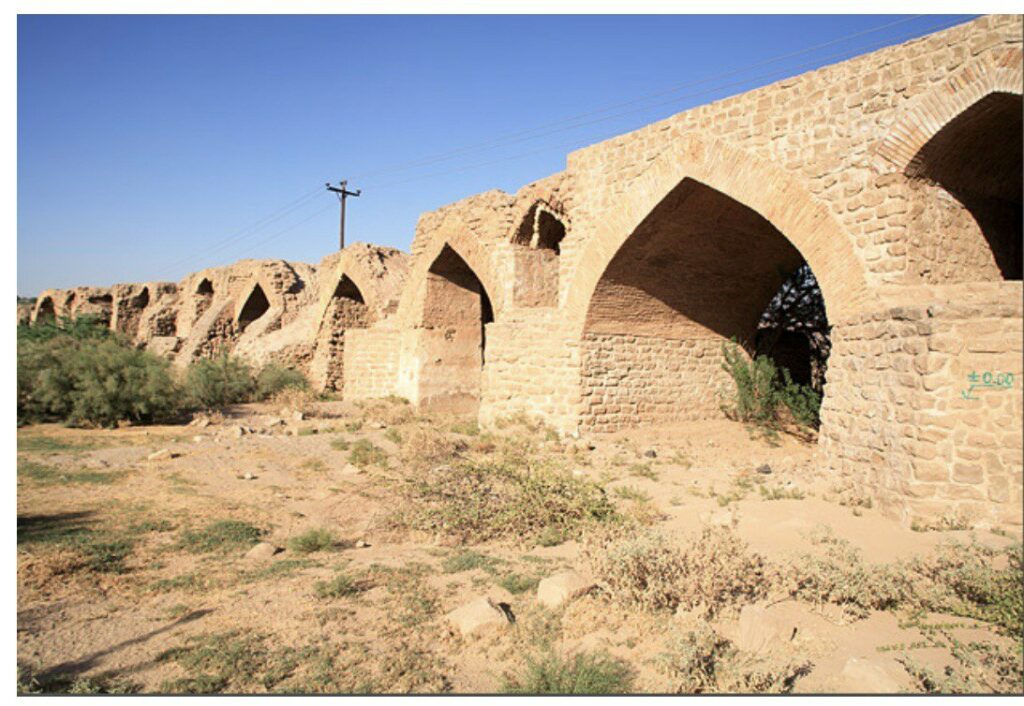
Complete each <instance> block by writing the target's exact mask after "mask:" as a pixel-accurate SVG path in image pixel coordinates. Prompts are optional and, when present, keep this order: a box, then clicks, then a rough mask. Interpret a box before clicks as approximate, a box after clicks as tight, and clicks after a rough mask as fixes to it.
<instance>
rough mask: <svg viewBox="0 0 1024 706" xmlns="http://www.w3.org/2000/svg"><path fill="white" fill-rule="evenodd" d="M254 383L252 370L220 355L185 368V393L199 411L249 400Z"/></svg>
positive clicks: (251, 397)
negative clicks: (186, 371)
mask: <svg viewBox="0 0 1024 706" xmlns="http://www.w3.org/2000/svg"><path fill="white" fill-rule="evenodd" d="M255 390H256V381H255V380H254V379H253V375H252V368H250V367H249V365H248V364H247V363H246V362H245V361H242V360H239V359H238V358H232V357H230V356H228V355H220V356H217V357H216V358H203V359H201V360H197V361H196V362H194V363H192V364H191V365H190V366H188V373H187V374H186V376H185V393H186V395H187V396H188V398H189V400H190V401H191V402H192V403H193V404H195V405H196V406H198V407H201V408H203V409H215V408H217V407H224V406H226V405H229V404H237V403H239V402H248V401H249V400H251V399H253V395H254V393H255Z"/></svg>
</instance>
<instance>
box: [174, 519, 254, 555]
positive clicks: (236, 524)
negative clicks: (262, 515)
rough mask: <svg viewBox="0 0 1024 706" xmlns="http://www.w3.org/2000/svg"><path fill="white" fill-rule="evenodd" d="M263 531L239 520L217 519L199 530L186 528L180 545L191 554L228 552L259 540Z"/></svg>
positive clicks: (246, 546)
mask: <svg viewBox="0 0 1024 706" xmlns="http://www.w3.org/2000/svg"><path fill="white" fill-rule="evenodd" d="M263 535H264V531H263V530H261V529H260V528H259V527H255V526H253V525H251V524H249V523H248V522H242V521H240V520H218V521H216V522H213V523H211V524H209V525H207V526H206V527H205V528H204V529H201V530H188V531H186V532H184V533H182V535H181V543H180V546H181V548H182V549H184V550H185V551H188V552H191V553H192V554H208V553H210V552H229V551H232V550H235V549H246V548H248V547H251V546H252V545H254V544H256V543H257V542H259V541H260V538H261V537H262V536H263Z"/></svg>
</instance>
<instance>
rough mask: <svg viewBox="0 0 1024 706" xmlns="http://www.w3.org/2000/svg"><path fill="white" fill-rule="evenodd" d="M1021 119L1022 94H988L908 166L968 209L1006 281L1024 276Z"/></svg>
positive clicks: (1023, 114)
mask: <svg viewBox="0 0 1024 706" xmlns="http://www.w3.org/2000/svg"><path fill="white" fill-rule="evenodd" d="M1022 121H1024V112H1022V102H1021V96H1020V95H1014V94H1010V93H1001V92H1000V93H990V94H989V95H987V96H985V97H984V98H982V99H980V100H978V101H977V102H975V103H974V104H973V105H971V106H970V107H969V108H967V109H966V110H965V111H963V112H962V113H960V114H959V115H958V116H957V117H955V118H954V119H953V120H951V121H949V122H948V123H947V124H946V125H945V126H944V127H942V129H940V130H939V131H938V132H937V133H935V135H933V136H932V138H931V139H930V140H929V141H928V142H927V143H925V145H924V146H923V147H922V148H921V149H920V150H919V151H918V152H917V154H916V155H915V156H914V158H913V159H912V160H911V161H910V163H909V164H908V165H907V168H906V170H905V173H906V174H907V176H909V177H912V178H919V179H925V180H927V181H930V182H932V183H935V184H938V185H939V186H941V187H942V188H943V189H944V190H945V191H946V192H948V193H949V194H950V195H951V196H953V197H954V198H955V199H956V200H957V201H959V202H960V203H961V204H962V205H963V206H964V208H966V209H967V210H968V211H969V212H970V214H971V216H972V217H973V218H974V220H975V222H976V223H977V224H978V228H979V229H980V230H981V233H982V234H983V235H984V237H985V240H986V241H987V242H988V246H989V248H990V249H991V251H992V256H993V258H994V259H995V262H996V265H997V266H998V268H999V271H1000V272H1001V274H1002V276H1003V279H1007V280H1019V279H1021V276H1022V256H1021V240H1022V237H1024V230H1022V225H1021V221H1022V216H1024V211H1022V208H1021V201H1022V196H1021V189H1022V181H1024V177H1022V169H1021V151H1022V149H1024V141H1022V128H1021V124H1022Z"/></svg>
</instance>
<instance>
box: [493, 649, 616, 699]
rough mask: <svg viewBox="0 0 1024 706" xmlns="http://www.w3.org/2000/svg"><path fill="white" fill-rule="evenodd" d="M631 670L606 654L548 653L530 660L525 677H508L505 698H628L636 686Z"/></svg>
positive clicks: (526, 666) (527, 663) (522, 675)
mask: <svg viewBox="0 0 1024 706" xmlns="http://www.w3.org/2000/svg"><path fill="white" fill-rule="evenodd" d="M633 679H634V674H633V670H632V668H631V667H630V666H629V665H628V664H626V663H624V662H622V661H621V660H617V659H614V658H612V657H610V656H608V655H606V654H603V653H586V652H583V653H579V654H576V655H573V656H572V657H563V656H561V655H559V654H557V653H555V652H547V653H544V654H542V655H540V656H538V657H534V658H530V659H528V660H527V662H526V665H525V668H524V670H523V673H522V674H521V675H517V676H511V675H506V677H505V683H504V685H503V687H502V691H503V692H505V693H506V694H625V693H628V692H629V691H630V689H631V688H632V685H633Z"/></svg>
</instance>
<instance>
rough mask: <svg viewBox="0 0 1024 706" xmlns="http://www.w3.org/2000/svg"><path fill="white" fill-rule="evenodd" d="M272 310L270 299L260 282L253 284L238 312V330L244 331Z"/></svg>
mask: <svg viewBox="0 0 1024 706" xmlns="http://www.w3.org/2000/svg"><path fill="white" fill-rule="evenodd" d="M268 311H270V300H269V299H267V295H266V293H265V292H264V291H263V287H261V286H260V285H259V283H257V284H255V285H253V288H252V290H250V292H249V296H248V297H246V300H245V304H243V305H242V308H241V310H240V311H239V312H238V330H239V331H240V332H244V331H245V330H246V329H247V328H248V327H249V326H250V325H251V324H252V323H253V322H254V321H256V320H257V319H259V318H261V317H262V316H263V315H264V314H266V313H267V312H268Z"/></svg>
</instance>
